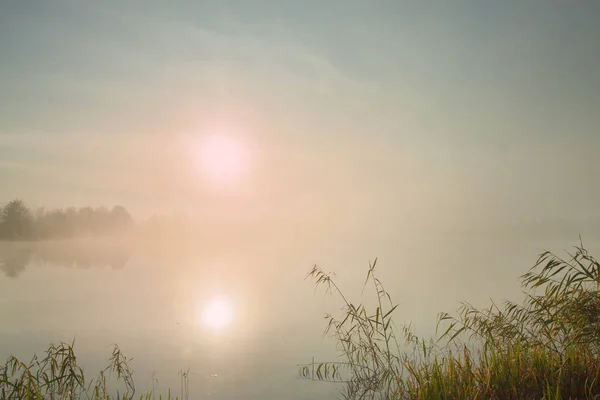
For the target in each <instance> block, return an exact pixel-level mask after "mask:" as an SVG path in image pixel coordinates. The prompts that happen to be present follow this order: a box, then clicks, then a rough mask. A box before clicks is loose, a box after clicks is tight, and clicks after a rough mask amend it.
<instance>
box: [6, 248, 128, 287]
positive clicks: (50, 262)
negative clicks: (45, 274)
mask: <svg viewBox="0 0 600 400" xmlns="http://www.w3.org/2000/svg"><path fill="white" fill-rule="evenodd" d="M131 256H132V251H131V248H130V247H129V246H126V245H119V244H106V243H100V244H99V243H84V242H78V241H73V242H70V241H65V242H63V243H61V242H47V243H40V242H38V243H14V244H10V245H3V246H0V269H1V270H2V272H3V273H4V275H5V276H7V277H10V278H16V277H18V276H19V275H20V274H21V273H22V272H23V271H25V269H26V268H27V267H28V266H31V265H39V266H55V267H66V268H83V269H90V268H102V267H109V268H113V269H122V268H124V267H125V266H126V265H127V263H128V262H129V260H130V259H131Z"/></svg>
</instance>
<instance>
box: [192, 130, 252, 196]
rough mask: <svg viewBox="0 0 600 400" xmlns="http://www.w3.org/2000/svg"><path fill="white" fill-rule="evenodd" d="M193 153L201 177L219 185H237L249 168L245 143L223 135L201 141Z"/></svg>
mask: <svg viewBox="0 0 600 400" xmlns="http://www.w3.org/2000/svg"><path fill="white" fill-rule="evenodd" d="M193 153H194V154H193V157H194V158H195V159H196V160H195V161H196V165H197V167H198V168H199V169H200V171H201V172H202V173H203V175H204V176H206V177H207V178H209V179H210V181H212V182H213V183H216V184H220V185H230V184H235V183H239V181H241V180H242V178H243V176H244V175H245V174H246V173H247V172H248V169H249V167H250V165H249V161H250V160H249V151H248V149H247V147H246V145H245V143H244V142H243V141H242V140H241V139H239V138H235V137H233V136H228V135H225V134H222V135H212V136H208V137H205V138H203V139H201V140H200V141H199V144H198V145H197V147H196V148H195V149H194V152H193Z"/></svg>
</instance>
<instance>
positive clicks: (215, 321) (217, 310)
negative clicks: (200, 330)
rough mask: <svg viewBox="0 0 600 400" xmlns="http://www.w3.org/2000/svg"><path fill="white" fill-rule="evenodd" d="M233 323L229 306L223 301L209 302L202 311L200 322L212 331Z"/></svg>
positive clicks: (214, 300)
mask: <svg viewBox="0 0 600 400" xmlns="http://www.w3.org/2000/svg"><path fill="white" fill-rule="evenodd" d="M232 321H233V310H232V308H231V305H230V304H229V303H228V302H227V301H225V300H223V299H213V300H211V301H210V302H209V303H208V304H207V305H206V307H205V308H204V310H203V313H202V322H203V323H204V324H205V325H207V326H209V327H211V328H214V329H220V328H223V327H225V326H227V325H229V324H231V322H232Z"/></svg>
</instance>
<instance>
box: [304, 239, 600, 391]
mask: <svg viewBox="0 0 600 400" xmlns="http://www.w3.org/2000/svg"><path fill="white" fill-rule="evenodd" d="M567 254H568V257H567V258H561V257H558V256H556V255H555V254H553V253H550V252H544V253H543V254H541V255H540V256H539V258H538V261H537V262H536V264H535V265H534V267H533V268H532V269H531V270H530V271H529V272H527V273H526V274H524V275H522V276H521V279H522V286H523V288H524V291H525V296H526V297H525V300H524V301H523V302H522V304H517V303H513V302H510V301H507V302H505V303H504V304H503V305H502V306H498V305H496V304H494V303H492V305H491V306H490V307H488V308H485V309H477V308H475V307H473V306H471V305H470V304H468V303H463V305H462V306H461V307H460V308H459V310H458V312H457V315H456V316H452V315H450V314H447V313H441V314H440V315H439V318H438V331H437V333H436V337H434V338H432V339H429V340H425V339H422V338H419V337H417V336H416V335H414V334H413V330H412V329H411V326H410V325H401V326H397V325H395V324H394V322H393V319H392V316H393V313H394V311H395V309H396V307H397V305H396V304H394V303H393V302H392V299H391V297H390V295H389V294H388V292H386V290H385V288H384V286H383V284H382V282H381V281H380V280H379V279H378V278H377V275H376V268H375V266H376V262H375V263H373V264H371V265H370V266H369V269H368V272H367V277H366V280H365V286H370V287H371V288H372V289H373V291H374V299H375V300H376V303H375V305H374V306H373V307H371V308H368V307H366V306H365V305H364V304H355V303H352V302H351V301H349V300H348V297H347V296H346V295H345V294H344V293H343V292H342V290H340V288H339V287H338V285H337V284H336V283H335V281H334V279H333V278H332V275H330V274H327V273H325V272H324V271H323V270H321V269H320V268H318V267H316V266H315V267H313V269H312V270H311V271H310V272H309V274H308V277H310V278H313V279H314V280H315V282H316V284H317V285H318V286H321V285H324V286H325V287H326V289H327V290H328V291H330V292H333V293H335V294H337V295H338V296H339V297H340V299H341V301H342V303H343V306H342V314H341V316H340V317H333V316H331V315H327V316H326V318H327V320H328V324H327V329H326V333H328V334H330V335H331V336H333V338H334V339H335V341H336V344H337V346H338V351H339V355H340V356H341V358H342V361H340V362H320V363H314V362H313V363H312V364H308V365H301V366H299V373H300V375H301V376H302V377H303V378H306V379H313V380H320V381H332V382H341V383H342V384H343V392H342V393H343V396H344V397H345V398H347V399H423V400H425V399H428V400H429V399H465V400H466V399H515V400H516V399H597V398H600V379H599V378H600V355H599V354H600V353H599V350H600V264H599V263H598V262H597V261H596V260H595V259H594V257H592V256H591V255H590V254H589V253H588V252H587V250H586V249H585V248H584V247H583V245H581V246H577V247H575V251H574V252H573V253H572V254H570V253H567Z"/></svg>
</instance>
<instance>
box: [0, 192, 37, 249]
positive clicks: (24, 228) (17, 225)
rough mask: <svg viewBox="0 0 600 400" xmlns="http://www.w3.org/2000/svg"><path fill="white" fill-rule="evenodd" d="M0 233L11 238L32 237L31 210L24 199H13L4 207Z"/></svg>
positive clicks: (0, 220) (1, 214)
mask: <svg viewBox="0 0 600 400" xmlns="http://www.w3.org/2000/svg"><path fill="white" fill-rule="evenodd" d="M0 235H1V236H2V237H3V238H6V239H11V240H17V239H31V238H32V218H31V212H30V211H29V209H28V208H27V207H26V206H25V203H24V202H23V200H20V199H16V200H12V201H10V202H8V204H6V205H5V206H4V207H3V208H2V212H1V213H0Z"/></svg>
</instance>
